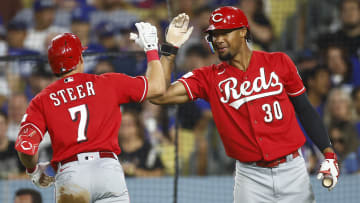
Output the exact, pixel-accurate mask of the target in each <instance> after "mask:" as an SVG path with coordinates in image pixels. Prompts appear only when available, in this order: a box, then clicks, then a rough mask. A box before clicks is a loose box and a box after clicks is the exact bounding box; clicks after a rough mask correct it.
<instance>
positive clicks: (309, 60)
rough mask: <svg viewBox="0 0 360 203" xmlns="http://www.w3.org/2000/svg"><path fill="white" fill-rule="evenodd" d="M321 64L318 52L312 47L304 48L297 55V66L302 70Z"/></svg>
mask: <svg viewBox="0 0 360 203" xmlns="http://www.w3.org/2000/svg"><path fill="white" fill-rule="evenodd" d="M318 65H319V58H318V56H317V53H316V52H314V51H311V50H310V49H304V50H302V51H301V52H300V53H299V54H298V57H297V60H296V66H297V68H298V70H299V71H300V72H302V71H307V70H309V69H313V68H315V67H316V66H318Z"/></svg>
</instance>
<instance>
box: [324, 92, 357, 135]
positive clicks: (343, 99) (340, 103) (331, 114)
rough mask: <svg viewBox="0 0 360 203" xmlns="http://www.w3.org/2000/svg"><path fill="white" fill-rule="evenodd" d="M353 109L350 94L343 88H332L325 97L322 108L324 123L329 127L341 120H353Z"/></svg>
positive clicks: (351, 121)
mask: <svg viewBox="0 0 360 203" xmlns="http://www.w3.org/2000/svg"><path fill="white" fill-rule="evenodd" d="M355 116H356V114H355V109H354V108H353V104H352V100H351V97H350V94H349V93H348V92H346V91H344V90H343V89H340V88H333V89H332V90H331V91H330V93H329V95H328V98H327V101H326V104H325V110H324V123H325V125H326V126H327V127H328V128H329V127H330V126H332V125H335V124H338V123H343V122H350V123H354V122H355V118H356V117H355Z"/></svg>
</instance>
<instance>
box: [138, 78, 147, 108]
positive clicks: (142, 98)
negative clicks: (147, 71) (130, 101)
mask: <svg viewBox="0 0 360 203" xmlns="http://www.w3.org/2000/svg"><path fill="white" fill-rule="evenodd" d="M141 78H142V79H143V80H144V83H145V88H144V93H143V96H142V97H141V99H140V101H139V102H142V101H143V100H144V97H145V94H146V91H147V82H146V79H145V77H144V76H141Z"/></svg>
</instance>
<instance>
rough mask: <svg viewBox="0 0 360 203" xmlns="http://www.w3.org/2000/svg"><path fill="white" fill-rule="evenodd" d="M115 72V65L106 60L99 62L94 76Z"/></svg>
mask: <svg viewBox="0 0 360 203" xmlns="http://www.w3.org/2000/svg"><path fill="white" fill-rule="evenodd" d="M113 72H115V68H114V65H113V64H112V63H111V62H110V61H109V60H107V59H106V58H105V59H101V60H99V62H98V63H97V64H96V66H95V69H94V74H96V75H101V74H104V73H113Z"/></svg>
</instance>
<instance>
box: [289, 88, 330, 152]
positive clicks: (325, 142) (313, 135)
mask: <svg viewBox="0 0 360 203" xmlns="http://www.w3.org/2000/svg"><path fill="white" fill-rule="evenodd" d="M291 101H292V103H293V105H294V107H295V110H296V112H297V114H298V117H299V119H300V121H301V124H302V125H303V127H304V129H305V131H306V133H307V135H308V136H309V137H310V139H311V140H312V141H313V142H314V143H315V145H316V146H317V147H318V148H319V149H320V150H321V151H322V152H323V153H325V152H333V150H332V148H331V143H330V138H329V136H328V134H327V132H326V129H325V126H324V124H323V123H322V121H321V118H320V116H319V114H318V113H317V112H316V111H315V109H314V108H313V107H312V105H311V104H310V102H309V101H308V99H307V96H306V94H303V95H300V96H297V97H294V98H291Z"/></svg>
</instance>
